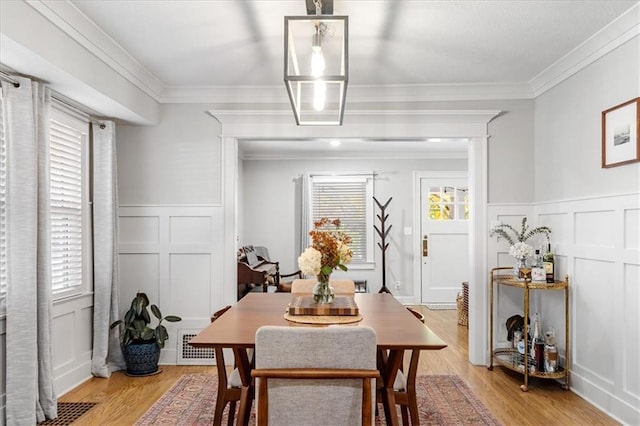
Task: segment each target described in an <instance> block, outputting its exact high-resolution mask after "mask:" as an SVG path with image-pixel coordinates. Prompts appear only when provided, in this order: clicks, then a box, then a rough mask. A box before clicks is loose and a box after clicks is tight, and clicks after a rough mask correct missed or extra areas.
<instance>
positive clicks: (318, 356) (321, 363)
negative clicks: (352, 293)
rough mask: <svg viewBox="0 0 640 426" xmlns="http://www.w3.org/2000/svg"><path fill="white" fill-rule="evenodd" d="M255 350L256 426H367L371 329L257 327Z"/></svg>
mask: <svg viewBox="0 0 640 426" xmlns="http://www.w3.org/2000/svg"><path fill="white" fill-rule="evenodd" d="M255 347H256V352H255V355H256V357H255V362H256V364H255V366H256V368H255V369H254V370H253V371H252V373H251V375H252V377H254V378H255V379H256V401H257V421H258V426H262V425H266V424H270V425H302V424H305V425H306V424H309V425H312V424H318V425H320V424H322V425H349V426H350V425H372V424H373V420H374V416H373V404H374V402H375V380H376V378H377V377H378V376H379V372H378V370H377V369H376V334H375V331H374V330H373V329H372V328H370V327H365V326H363V327H321V328H318V327H287V326H263V327H260V328H259V329H258V331H257V332H256V340H255ZM291 348H295V350H291Z"/></svg>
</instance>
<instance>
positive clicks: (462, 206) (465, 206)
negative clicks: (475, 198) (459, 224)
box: [429, 186, 469, 221]
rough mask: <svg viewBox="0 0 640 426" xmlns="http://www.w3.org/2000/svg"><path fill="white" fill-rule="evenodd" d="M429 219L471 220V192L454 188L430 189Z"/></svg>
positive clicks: (440, 187)
mask: <svg viewBox="0 0 640 426" xmlns="http://www.w3.org/2000/svg"><path fill="white" fill-rule="evenodd" d="M429 219H430V220H437V221H451V220H469V190H468V189H467V188H462V187H460V188H458V187H452V186H434V187H431V188H429Z"/></svg>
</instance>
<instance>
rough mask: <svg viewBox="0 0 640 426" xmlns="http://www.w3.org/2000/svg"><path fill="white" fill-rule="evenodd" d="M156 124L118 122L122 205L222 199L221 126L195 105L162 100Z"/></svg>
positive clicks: (168, 203)
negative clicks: (136, 124)
mask: <svg viewBox="0 0 640 426" xmlns="http://www.w3.org/2000/svg"><path fill="white" fill-rule="evenodd" d="M160 117H161V121H160V124H158V125H157V126H149V127H147V126H118V128H117V134H116V139H117V140H118V178H119V186H118V197H119V201H120V204H122V205H132V204H135V205H157V204H162V205H175V204H207V205H218V206H219V205H221V203H222V195H221V194H222V182H221V179H222V177H221V176H222V174H221V164H222V151H221V150H222V144H221V141H220V138H219V134H220V125H219V124H218V123H217V122H216V121H215V120H214V119H213V118H211V117H210V116H208V115H207V114H206V113H205V107H204V106H202V105H198V104H195V105H194V104H166V105H162V107H161V108H160Z"/></svg>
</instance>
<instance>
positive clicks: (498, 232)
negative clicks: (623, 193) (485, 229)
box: [489, 217, 551, 256]
mask: <svg viewBox="0 0 640 426" xmlns="http://www.w3.org/2000/svg"><path fill="white" fill-rule="evenodd" d="M549 234H551V229H550V228H549V227H547V226H538V227H535V228H529V225H527V218H526V217H523V218H522V224H521V225H520V232H518V231H517V230H516V229H515V228H514V227H513V226H511V225H509V224H507V223H501V224H500V225H496V226H494V227H493V228H491V230H490V231H489V236H490V237H498V238H504V239H505V240H507V241H508V242H509V245H510V246H512V247H513V245H514V244H516V243H525V242H527V240H528V239H529V238H532V237H534V236H536V235H544V236H545V237H546V238H547V242H548V241H549ZM509 252H511V249H510V250H509ZM509 254H511V253H509ZM512 256H513V255H512Z"/></svg>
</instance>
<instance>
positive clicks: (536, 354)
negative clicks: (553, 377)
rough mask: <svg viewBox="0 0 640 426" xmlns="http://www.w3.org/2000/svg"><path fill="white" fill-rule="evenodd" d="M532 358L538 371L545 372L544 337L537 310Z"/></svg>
mask: <svg viewBox="0 0 640 426" xmlns="http://www.w3.org/2000/svg"><path fill="white" fill-rule="evenodd" d="M531 358H532V359H533V360H534V365H535V367H536V371H539V372H544V340H543V339H542V334H541V333H540V318H539V316H538V313H537V312H536V315H535V317H534V319H533V338H532V340H531Z"/></svg>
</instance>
